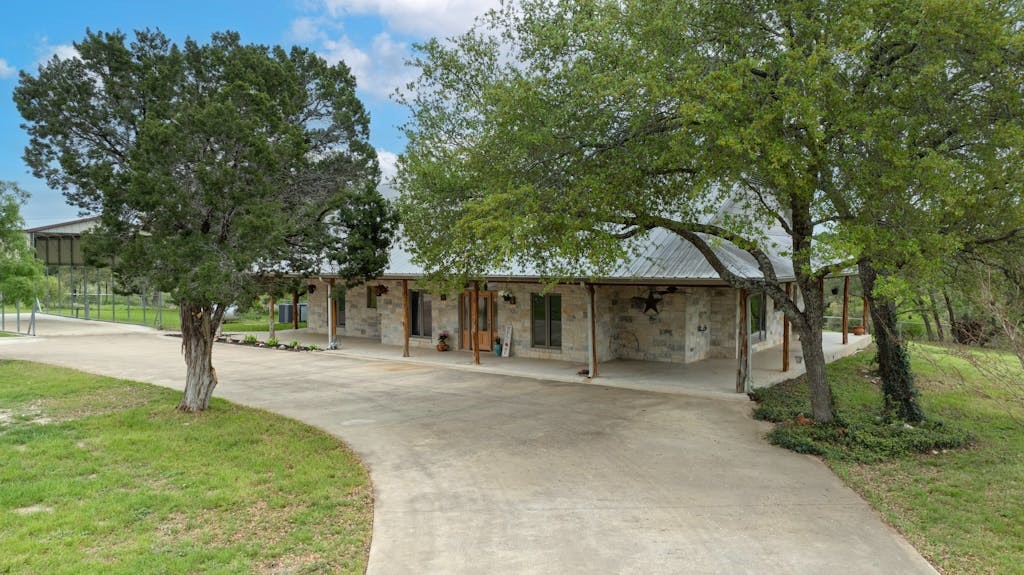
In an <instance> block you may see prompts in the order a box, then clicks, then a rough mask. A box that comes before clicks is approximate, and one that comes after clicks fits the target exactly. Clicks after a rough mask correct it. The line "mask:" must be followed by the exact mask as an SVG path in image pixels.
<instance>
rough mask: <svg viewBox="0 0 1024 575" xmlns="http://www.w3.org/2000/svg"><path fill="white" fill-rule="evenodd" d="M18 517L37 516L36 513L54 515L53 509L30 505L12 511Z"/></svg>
mask: <svg viewBox="0 0 1024 575" xmlns="http://www.w3.org/2000/svg"><path fill="white" fill-rule="evenodd" d="M11 511H13V512H14V513H15V514H17V515H35V514H36V513H53V507H47V506H46V505H38V504H37V505H29V506H27V507H19V508H17V509H12V510H11Z"/></svg>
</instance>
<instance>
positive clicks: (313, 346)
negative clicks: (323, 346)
mask: <svg viewBox="0 0 1024 575" xmlns="http://www.w3.org/2000/svg"><path fill="white" fill-rule="evenodd" d="M309 351H320V346H319V345H317V344H315V343H311V344H309Z"/></svg>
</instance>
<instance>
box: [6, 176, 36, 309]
mask: <svg viewBox="0 0 1024 575" xmlns="http://www.w3.org/2000/svg"><path fill="white" fill-rule="evenodd" d="M27 198H28V194H27V193H26V192H25V191H24V190H22V189H21V188H20V187H18V185H17V184H15V183H14V182H5V181H0V296H2V297H3V301H4V302H6V303H9V304H10V303H16V302H20V303H22V304H25V305H31V304H32V302H33V301H34V297H35V288H36V284H37V282H38V281H39V280H40V279H41V278H42V275H43V266H42V263H41V262H40V261H39V260H37V259H36V258H35V254H34V253H33V251H32V247H31V246H30V245H29V243H28V239H27V238H26V237H25V233H24V231H22V230H24V228H25V221H24V220H23V219H22V218H21V205H22V204H24V202H25V200H26V199H27Z"/></svg>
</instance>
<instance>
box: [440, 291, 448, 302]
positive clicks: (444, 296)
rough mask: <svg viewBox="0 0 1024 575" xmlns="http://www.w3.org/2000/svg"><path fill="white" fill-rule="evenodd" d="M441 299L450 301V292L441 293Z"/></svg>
mask: <svg viewBox="0 0 1024 575" xmlns="http://www.w3.org/2000/svg"><path fill="white" fill-rule="evenodd" d="M441 301H448V294H446V293H443V294H441Z"/></svg>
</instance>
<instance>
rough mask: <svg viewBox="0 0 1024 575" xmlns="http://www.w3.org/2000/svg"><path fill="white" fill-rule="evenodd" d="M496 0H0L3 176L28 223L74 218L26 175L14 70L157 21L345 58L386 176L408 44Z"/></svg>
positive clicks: (181, 32) (58, 197) (410, 74)
mask: <svg viewBox="0 0 1024 575" xmlns="http://www.w3.org/2000/svg"><path fill="white" fill-rule="evenodd" d="M496 4H497V2H496V1H495V0H163V1H160V0H157V1H154V0H89V1H83V0H5V1H4V2H2V3H0V180H8V181H14V182H17V183H18V184H19V185H20V186H21V187H23V188H25V189H26V190H28V191H29V192H30V193H31V194H32V196H31V198H30V200H29V202H28V204H27V205H26V206H24V208H23V209H22V216H23V217H24V218H25V222H26V225H27V226H28V227H37V226H43V225H48V224H51V223H55V222H60V221H65V220H70V219H74V218H77V217H79V216H80V215H82V214H79V211H78V209H77V208H75V207H73V206H69V205H67V204H66V203H65V202H64V197H63V195H62V194H61V193H60V192H59V191H54V190H50V189H49V188H48V187H47V185H46V182H44V181H42V180H38V179H36V178H34V177H32V175H31V174H30V173H29V170H28V167H27V166H26V165H25V163H24V162H23V161H22V159H21V156H22V153H23V151H24V147H25V144H26V143H27V141H28V138H27V136H26V135H25V132H24V130H22V129H21V127H20V124H21V122H22V119H21V116H20V115H19V114H18V110H17V109H16V108H15V106H14V102H13V101H12V94H13V92H14V88H15V87H16V86H17V83H18V74H19V72H21V71H24V72H26V73H29V74H34V73H35V72H36V70H37V69H38V66H39V64H40V63H41V62H45V61H47V60H49V59H50V58H51V57H52V56H53V55H54V54H57V55H59V56H61V57H70V56H73V55H74V54H75V52H74V47H73V44H74V42H76V41H78V40H80V39H81V38H83V37H84V36H85V31H86V29H91V30H93V31H112V30H121V31H123V32H129V33H130V32H131V31H133V30H139V29H144V28H151V29H157V28H158V29H160V30H161V31H163V32H164V33H165V34H166V35H168V36H169V37H170V38H171V39H172V40H174V41H175V42H178V43H181V42H183V41H184V40H185V39H186V38H189V37H191V38H193V39H196V40H203V41H205V40H208V39H209V37H210V34H211V33H213V32H217V31H222V30H234V31H237V32H238V33H239V34H241V36H242V40H243V41H244V42H251V43H260V44H281V45H285V46H291V45H293V44H298V45H302V46H307V47H309V48H311V49H313V50H314V51H316V52H317V53H318V54H320V55H321V56H323V57H324V58H325V59H327V61H328V62H331V63H334V62H337V61H339V60H344V61H345V63H347V64H348V65H349V67H350V68H352V71H353V73H354V74H355V76H356V81H357V82H358V86H359V87H358V89H357V94H358V95H359V97H360V99H361V100H362V101H363V104H364V105H365V106H366V108H367V109H368V110H369V112H370V141H371V143H372V144H373V145H374V147H376V148H377V151H378V155H379V157H380V161H381V168H382V170H383V172H384V174H385V177H387V176H388V175H389V174H393V173H394V165H395V161H396V160H397V155H398V154H400V153H402V151H403V150H404V148H405V139H404V137H403V136H402V134H401V132H400V131H399V129H398V126H399V125H401V124H402V123H403V122H404V121H405V119H406V117H407V114H406V111H405V110H404V108H403V107H401V106H399V105H398V104H396V103H394V102H393V101H392V100H391V94H392V92H393V91H394V89H395V88H396V87H398V86H399V85H403V84H405V83H406V82H408V81H409V80H411V79H412V78H414V77H415V74H414V71H413V70H412V69H410V68H408V67H407V66H405V65H404V61H405V60H406V58H408V57H409V56H410V55H411V53H412V52H411V50H412V44H414V43H416V42H421V41H424V40H427V39H429V38H431V37H442V38H443V37H449V36H452V35H455V34H458V33H459V32H461V31H464V30H465V29H467V28H468V27H469V26H470V25H471V24H472V21H473V19H474V18H475V17H476V16H478V15H480V14H482V13H483V12H484V11H486V10H487V9H488V8H491V7H493V6H495V5H496Z"/></svg>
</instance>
